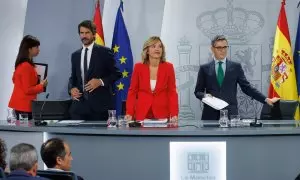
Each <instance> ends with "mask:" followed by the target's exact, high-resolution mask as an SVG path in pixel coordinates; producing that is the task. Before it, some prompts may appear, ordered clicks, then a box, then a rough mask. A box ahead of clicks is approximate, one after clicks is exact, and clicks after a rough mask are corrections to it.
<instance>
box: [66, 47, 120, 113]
mask: <svg viewBox="0 0 300 180" xmlns="http://www.w3.org/2000/svg"><path fill="white" fill-rule="evenodd" d="M81 50H82V48H81V49H79V50H77V51H75V52H74V53H73V54H72V57H71V61H72V72H71V78H70V85H69V88H73V87H77V88H78V89H79V90H80V92H83V82H82V77H81V69H80V64H81ZM120 77H121V73H120V71H119V69H118V68H117V67H116V66H115V60H114V57H113V53H112V51H111V50H110V49H108V48H106V47H104V46H99V45H96V44H94V46H93V50H92V54H91V59H90V64H89V69H88V73H87V78H86V80H87V81H89V80H91V79H93V78H97V79H102V81H103V83H104V86H100V87H98V88H97V89H95V90H94V91H93V92H91V93H87V94H88V96H87V98H86V99H84V97H83V96H82V97H81V98H80V101H73V103H72V106H71V109H70V113H74V112H76V113H77V114H86V113H89V112H86V111H90V110H91V111H93V112H97V113H98V112H99V113H101V112H105V111H107V110H108V109H110V108H112V103H113V97H112V85H113V83H114V82H115V81H116V80H118V79H119V78H120Z"/></svg>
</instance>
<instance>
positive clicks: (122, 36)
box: [112, 1, 133, 115]
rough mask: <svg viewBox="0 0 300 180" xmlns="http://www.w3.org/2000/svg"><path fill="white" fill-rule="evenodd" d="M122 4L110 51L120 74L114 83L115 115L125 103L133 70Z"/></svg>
mask: <svg viewBox="0 0 300 180" xmlns="http://www.w3.org/2000/svg"><path fill="white" fill-rule="evenodd" d="M122 13H123V2H122V1H121V2H120V6H119V9H118V12H117V17H116V22H115V28H114V35H113V40H112V50H113V52H114V58H115V61H116V65H117V67H118V68H119V69H120V71H121V73H122V78H121V79H120V80H119V81H117V82H116V83H115V88H114V89H115V97H116V99H115V100H116V102H115V108H116V110H117V115H120V114H121V112H122V101H126V98H127V92H128V88H129V85H130V80H131V74H132V69H133V57H132V52H131V47H130V40H129V36H128V33H127V29H126V26H125V22H124V18H123V14H122Z"/></svg>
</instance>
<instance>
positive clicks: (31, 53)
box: [8, 35, 47, 119]
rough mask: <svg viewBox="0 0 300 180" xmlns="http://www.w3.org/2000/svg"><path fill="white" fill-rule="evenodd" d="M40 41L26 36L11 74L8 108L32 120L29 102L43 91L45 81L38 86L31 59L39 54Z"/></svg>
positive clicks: (45, 84)
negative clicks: (12, 84)
mask: <svg viewBox="0 0 300 180" xmlns="http://www.w3.org/2000/svg"><path fill="white" fill-rule="evenodd" d="M39 46H40V41H39V40H38V39H37V38H36V37H33V36H31V35H26V36H25V37H24V38H23V40H22V41H21V44H20V48H19V53H18V56H17V59H16V63H15V72H14V74H13V78H12V80H13V83H14V89H13V92H12V95H11V97H10V101H9V104H8V106H9V107H10V108H12V109H14V110H15V113H16V115H17V117H18V118H19V114H27V115H28V117H29V119H32V110H31V101H32V100H35V99H36V98H37V94H39V93H41V92H43V91H44V87H46V86H47V80H42V81H41V82H40V83H39V84H38V76H37V72H36V70H35V67H34V64H33V60H32V58H33V57H35V56H37V55H38V54H39V52H40V49H39Z"/></svg>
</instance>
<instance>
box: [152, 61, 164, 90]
mask: <svg viewBox="0 0 300 180" xmlns="http://www.w3.org/2000/svg"><path fill="white" fill-rule="evenodd" d="M163 67H164V66H163V63H159V65H158V69H157V79H156V85H155V88H154V91H155V92H156V91H157V90H158V89H159V88H160V86H159V85H160V81H161V78H162V74H161V73H162V72H165V71H164V70H162V69H163Z"/></svg>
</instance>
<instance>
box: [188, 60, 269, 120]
mask: <svg viewBox="0 0 300 180" xmlns="http://www.w3.org/2000/svg"><path fill="white" fill-rule="evenodd" d="M237 84H239V86H240V87H241V89H242V91H243V92H244V93H245V94H247V95H248V96H250V97H252V98H254V99H255V100H257V101H260V102H262V103H264V102H265V99H266V97H265V96H264V95H263V94H262V93H260V92H259V91H258V90H256V89H255V88H254V87H252V86H251V84H250V83H249V81H247V79H246V77H245V74H244V71H243V69H242V66H241V64H240V63H237V62H233V61H230V60H228V59H227V60H226V71H225V76H224V80H223V83H222V86H221V87H220V86H219V84H218V82H217V75H216V71H215V61H212V62H209V63H207V64H204V65H201V66H200V69H199V73H198V79H197V84H196V88H195V92H194V93H195V96H196V97H197V98H198V99H200V100H202V98H203V97H204V95H205V93H207V94H211V95H213V96H214V97H217V98H220V99H223V100H224V101H226V102H228V104H229V106H228V107H227V108H226V109H228V115H229V116H230V115H236V114H238V107H237V106H238V103H237V98H236V96H237ZM219 113H220V112H219V111H217V110H215V109H213V108H211V107H210V106H208V105H206V104H204V108H203V112H202V119H203V120H218V119H219V117H220V114H219Z"/></svg>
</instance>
